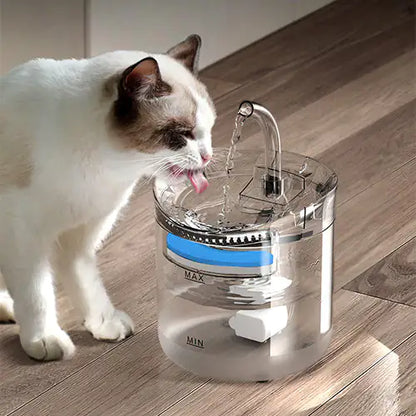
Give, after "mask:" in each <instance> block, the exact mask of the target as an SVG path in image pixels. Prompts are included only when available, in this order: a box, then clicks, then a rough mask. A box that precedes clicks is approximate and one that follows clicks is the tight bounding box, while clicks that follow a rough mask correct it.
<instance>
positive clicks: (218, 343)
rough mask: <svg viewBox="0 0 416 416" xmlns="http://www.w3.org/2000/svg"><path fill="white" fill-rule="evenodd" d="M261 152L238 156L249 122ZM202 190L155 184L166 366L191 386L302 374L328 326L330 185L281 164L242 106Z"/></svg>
mask: <svg viewBox="0 0 416 416" xmlns="http://www.w3.org/2000/svg"><path fill="white" fill-rule="evenodd" d="M249 118H253V119H255V120H256V121H257V122H258V124H259V125H260V126H261V128H262V131H263V134H264V138H265V148H264V149H262V150H261V151H260V152H258V151H240V150H238V148H237V143H238V140H239V138H240V135H241V131H242V128H243V126H244V123H245V121H246V120H247V119H249ZM206 175H207V179H208V181H209V184H210V186H209V187H208V189H207V190H206V191H205V192H204V193H200V194H199V193H197V192H195V190H194V189H193V187H192V186H191V184H190V183H189V182H182V183H178V184H175V185H169V184H166V183H161V182H157V183H156V184H155V189H154V195H155V202H156V219H157V244H158V247H157V279H158V303H159V307H158V310H159V316H158V332H159V340H160V343H161V346H162V348H163V351H164V352H165V354H166V355H167V356H168V357H169V358H170V359H171V360H172V361H173V362H175V363H176V364H178V365H179V366H181V367H183V368H185V369H187V370H189V371H191V372H193V373H195V374H197V375H200V376H206V377H213V378H215V379H222V380H234V381H264V380H271V379H276V378H280V377H283V376H285V375H287V374H290V373H294V372H298V371H301V370H304V369H305V368H307V367H309V366H311V365H312V364H314V363H315V362H316V361H317V360H319V359H320V358H321V357H322V355H323V354H324V353H325V351H326V350H327V348H328V345H329V343H330V338H331V326H332V274H333V233H334V231H333V224H334V218H335V216H334V202H335V193H336V187H337V176H336V175H335V173H334V172H333V171H332V170H330V169H329V168H327V167H326V166H324V165H322V164H321V163H319V162H318V161H316V160H314V159H311V158H309V157H306V156H302V155H299V154H295V153H289V152H282V151H281V145H280V136H279V130H278V127H277V124H276V121H275V119H274V118H273V116H272V115H271V114H270V112H269V111H268V110H267V109H265V108H264V107H262V106H260V105H259V104H256V103H252V102H249V101H245V102H243V103H242V104H241V105H240V108H239V111H238V115H237V117H236V127H235V130H234V134H233V137H232V144H231V147H230V149H229V151H228V157H227V159H226V161H224V162H223V163H221V161H219V162H217V163H216V164H215V166H214V167H212V168H211V169H209V171H208V173H207V174H206Z"/></svg>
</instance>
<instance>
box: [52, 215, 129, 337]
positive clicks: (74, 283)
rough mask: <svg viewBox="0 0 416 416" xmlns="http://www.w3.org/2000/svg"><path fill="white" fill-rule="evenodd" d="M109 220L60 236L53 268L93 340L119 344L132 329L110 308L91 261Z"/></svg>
mask: <svg viewBox="0 0 416 416" xmlns="http://www.w3.org/2000/svg"><path fill="white" fill-rule="evenodd" d="M111 220H112V218H111V217H109V218H107V219H106V220H100V221H95V222H92V223H90V224H86V225H82V226H79V227H77V228H75V229H72V230H69V231H66V232H65V233H63V234H62V235H61V236H60V237H59V240H58V244H57V245H56V249H55V255H54V259H55V260H54V265H55V273H56V275H57V276H58V277H59V278H60V280H61V281H62V283H63V285H64V287H65V289H66V291H67V293H68V294H69V295H70V297H71V299H72V302H73V304H74V306H75V307H77V309H78V310H79V311H80V312H81V314H82V317H83V319H84V325H85V327H86V328H87V329H88V330H89V331H90V332H91V333H92V335H93V336H94V338H96V339H99V340H109V341H121V340H122V339H124V338H126V337H128V336H129V335H131V334H132V333H133V329H134V325H133V322H132V320H131V319H130V317H129V316H128V315H127V314H126V313H125V312H123V311H120V310H117V309H115V308H114V306H113V304H112V302H111V300H110V298H109V296H108V294H107V292H106V290H105V288H104V285H103V283H102V280H101V277H100V274H99V271H98V268H97V264H96V257H95V250H96V246H97V241H99V240H101V239H102V238H103V237H104V236H103V229H104V230H105V229H106V228H108V229H109V228H110V227H109V223H111ZM110 226H111V224H110Z"/></svg>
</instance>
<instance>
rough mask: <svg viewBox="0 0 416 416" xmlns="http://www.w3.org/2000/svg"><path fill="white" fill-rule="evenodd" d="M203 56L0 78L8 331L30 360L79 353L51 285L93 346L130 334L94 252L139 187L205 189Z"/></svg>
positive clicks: (207, 124) (32, 66) (64, 65)
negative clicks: (150, 180) (172, 184)
mask: <svg viewBox="0 0 416 416" xmlns="http://www.w3.org/2000/svg"><path fill="white" fill-rule="evenodd" d="M199 49H200V38H199V37H198V36H197V35H192V36H189V37H188V38H187V39H186V40H185V41H183V42H182V43H180V44H179V45H177V46H175V47H173V48H172V49H170V50H169V51H168V53H167V54H152V55H149V54H148V53H145V52H133V51H116V52H111V53H106V54H104V55H100V56H97V57H94V58H91V59H81V60H62V61H56V60H52V59H36V60H33V61H30V62H28V63H26V64H23V65H21V66H18V67H17V68H15V69H13V70H12V71H10V72H9V73H8V74H6V75H5V76H4V77H2V78H0V271H1V274H2V275H3V280H4V281H0V320H3V321H4V320H12V319H15V320H16V321H17V323H18V324H19V325H20V341H21V344H22V346H23V348H24V350H25V351H26V353H27V354H28V355H29V356H31V357H33V358H35V359H38V360H55V359H60V358H69V357H71V356H72V355H73V353H74V351H75V347H74V345H73V343H72V341H71V339H70V337H69V336H68V335H67V334H66V333H65V332H64V331H63V330H62V329H61V328H60V326H59V323H58V320H57V315H56V309H55V295H54V287H53V280H54V279H55V278H56V279H59V280H61V281H62V283H63V286H64V288H65V289H66V291H67V293H68V295H69V296H70V297H71V298H72V301H73V303H74V305H75V306H76V307H77V308H78V309H79V311H80V312H81V314H82V316H83V319H84V323H85V327H86V328H87V329H88V330H89V331H90V332H91V333H92V335H93V336H94V337H95V338H97V339H101V340H113V341H119V340H122V339H123V338H125V337H127V336H128V335H130V334H131V333H132V331H133V322H132V320H131V319H130V318H129V316H128V315H127V314H126V313H124V312H122V311H120V310H117V309H115V308H114V306H113V304H112V303H111V300H110V298H109V296H108V294H107V292H106V290H105V288H104V286H103V283H102V281H101V278H100V274H99V271H98V269H97V264H96V257H95V251H96V249H97V247H98V246H99V245H100V243H101V242H102V241H103V239H104V238H105V237H106V235H107V234H108V232H109V231H110V229H111V228H112V226H113V224H114V222H115V221H116V218H117V215H118V213H119V211H120V209H121V208H122V207H123V206H124V205H126V203H127V202H128V200H129V197H130V195H131V193H132V190H133V188H134V186H135V184H136V182H137V181H138V180H139V179H140V178H143V177H146V176H147V177H149V176H159V177H160V176H162V177H165V178H166V179H169V178H170V177H172V178H174V179H173V180H177V178H178V177H181V178H186V176H188V177H189V178H190V180H191V182H192V183H193V185H194V187H195V188H196V191H197V192H200V191H202V190H203V189H204V188H205V186H206V180H205V178H204V176H203V174H202V171H201V169H203V168H204V167H205V165H206V164H207V163H208V161H209V159H210V158H211V156H212V147H211V128H212V126H213V124H214V120H215V111H214V107H213V104H212V101H211V99H210V97H209V95H208V93H207V91H206V88H205V87H204V85H203V84H201V82H199V81H198V79H197V78H196V73H197V66H198V55H199ZM0 279H1V276H0ZM9 294H10V295H9Z"/></svg>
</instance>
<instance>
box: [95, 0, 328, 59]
mask: <svg viewBox="0 0 416 416" xmlns="http://www.w3.org/2000/svg"><path fill="white" fill-rule="evenodd" d="M328 3H331V0H157V1H154V0H153V1H151V0H121V1H114V0H90V4H89V8H90V11H89V13H90V31H89V36H90V38H89V45H88V49H89V52H90V53H91V54H92V55H96V54H99V53H102V52H104V51H108V50H113V49H141V50H147V51H153V52H156V51H161V52H163V51H166V50H167V49H168V48H169V47H170V46H172V45H174V44H175V43H177V42H179V41H181V40H182V39H184V38H185V37H186V36H187V35H189V34H191V33H198V34H200V35H201V37H202V39H203V42H204V48H203V51H202V55H201V66H202V67H204V66H206V65H209V64H211V63H213V62H215V61H217V60H219V59H221V58H223V57H224V56H227V55H229V54H231V53H232V52H235V51H236V50H238V49H241V48H242V47H244V46H246V45H248V44H250V43H252V42H254V41H255V40H258V39H260V38H262V37H264V36H265V35H267V34H269V33H271V32H273V31H275V30H277V29H279V28H281V27H283V26H286V25H288V24H289V23H291V22H293V21H295V20H297V19H299V18H301V17H303V16H305V15H307V14H308V13H310V12H311V11H313V10H317V9H319V8H320V7H322V6H323V5H325V4H328Z"/></svg>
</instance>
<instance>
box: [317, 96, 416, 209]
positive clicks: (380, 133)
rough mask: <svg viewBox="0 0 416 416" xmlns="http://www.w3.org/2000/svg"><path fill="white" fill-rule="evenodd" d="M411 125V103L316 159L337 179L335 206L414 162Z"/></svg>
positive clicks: (415, 140)
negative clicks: (411, 161)
mask: <svg viewBox="0 0 416 416" xmlns="http://www.w3.org/2000/svg"><path fill="white" fill-rule="evenodd" d="M415 123H416V100H413V101H411V102H410V103H408V104H404V105H403V106H401V107H399V108H398V109H397V110H395V111H393V112H391V113H389V114H388V115H386V116H385V117H383V118H381V119H380V120H378V121H376V122H375V123H373V124H371V125H370V126H368V127H366V128H364V129H362V130H360V131H358V132H357V133H355V134H353V135H352V136H350V137H348V138H347V139H344V140H342V141H341V142H339V143H337V144H336V145H334V146H332V147H330V148H329V149H327V150H325V151H324V152H322V153H320V154H319V155H317V156H316V157H317V158H318V159H319V160H320V161H322V162H323V163H325V164H326V165H327V166H330V167H331V168H332V169H334V171H335V172H336V173H337V175H338V192H337V205H338V206H339V205H342V204H343V203H344V202H345V201H347V200H349V199H351V198H352V197H353V196H354V195H357V194H359V193H361V192H362V191H364V190H365V189H367V188H369V187H370V186H372V185H373V184H375V183H377V182H379V181H380V180H382V179H383V178H385V177H387V176H388V175H389V174H390V173H391V172H393V171H395V170H397V169H399V168H400V167H401V166H403V165H404V164H406V163H407V162H409V161H410V160H412V159H414V158H416V133H415V131H416V124H415Z"/></svg>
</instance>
